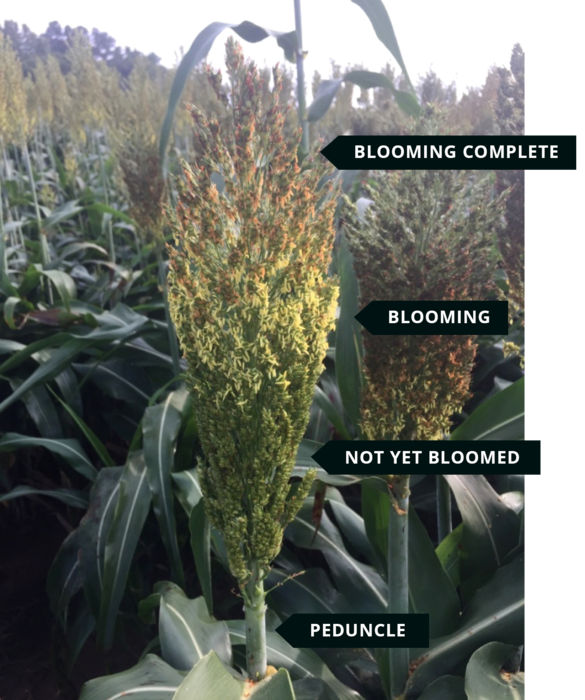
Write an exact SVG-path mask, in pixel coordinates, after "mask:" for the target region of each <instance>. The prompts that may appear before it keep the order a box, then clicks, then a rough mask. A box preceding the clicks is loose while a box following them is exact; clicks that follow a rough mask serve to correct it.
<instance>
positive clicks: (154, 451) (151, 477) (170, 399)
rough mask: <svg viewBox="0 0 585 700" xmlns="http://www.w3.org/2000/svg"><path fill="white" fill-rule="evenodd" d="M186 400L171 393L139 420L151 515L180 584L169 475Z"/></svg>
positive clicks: (175, 392) (180, 567)
mask: <svg viewBox="0 0 585 700" xmlns="http://www.w3.org/2000/svg"><path fill="white" fill-rule="evenodd" d="M186 398H187V392H186V391H185V390H184V389H183V390H180V391H174V392H171V393H170V394H169V395H168V396H167V398H166V399H165V401H164V402H163V403H162V404H159V405H157V406H151V407H150V408H147V409H146V411H145V412H144V418H143V419H142V434H143V449H144V461H145V464H146V475H147V478H148V484H149V486H150V490H151V493H152V503H153V507H154V513H155V515H156V517H157V519H158V522H159V525H160V531H161V536H162V540H163V543H164V545H165V548H166V550H167V554H168V556H169V559H170V562H171V569H172V572H173V578H174V580H175V581H177V582H178V583H179V584H181V585H182V582H183V579H184V575H183V565H182V563H181V555H180V553H179V543H178V540H177V524H176V520H175V510H174V498H173V488H172V480H171V472H172V471H173V457H174V451H175V442H176V439H177V435H178V434H179V428H180V427H181V421H182V415H181V413H182V410H183V407H184V405H185V401H186Z"/></svg>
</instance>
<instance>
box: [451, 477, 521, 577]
mask: <svg viewBox="0 0 585 700" xmlns="http://www.w3.org/2000/svg"><path fill="white" fill-rule="evenodd" d="M445 479H447V482H448V483H449V486H450V487H451V489H452V491H453V494H454V496H455V500H456V501H457V506H458V508H459V510H460V511H461V517H462V518H463V537H462V540H461V545H462V553H461V556H462V559H461V575H462V577H463V578H469V579H470V581H469V582H468V584H467V585H468V589H469V587H471V588H474V587H475V586H474V583H475V582H478V581H481V580H482V578H483V576H485V574H487V573H490V572H491V571H493V570H494V569H496V568H497V567H499V566H501V565H502V563H503V562H504V557H505V556H506V554H508V552H510V551H511V550H512V549H514V547H516V545H517V543H518V535H519V531H520V519H519V518H518V516H517V515H516V513H515V512H514V511H513V510H512V509H511V508H509V507H508V506H507V505H506V504H505V503H504V501H503V500H502V499H501V497H500V496H499V495H498V494H497V493H496V492H495V491H494V489H493V488H492V487H491V486H490V484H489V483H488V481H487V479H486V478H485V477H484V476H481V475H479V474H447V475H445Z"/></svg>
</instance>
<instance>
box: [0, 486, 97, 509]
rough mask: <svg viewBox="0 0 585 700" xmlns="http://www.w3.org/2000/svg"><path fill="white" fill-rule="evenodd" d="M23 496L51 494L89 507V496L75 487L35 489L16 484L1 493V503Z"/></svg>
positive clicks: (80, 505) (81, 506)
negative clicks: (9, 489)
mask: <svg viewBox="0 0 585 700" xmlns="http://www.w3.org/2000/svg"><path fill="white" fill-rule="evenodd" d="M22 496H49V497H50V498H55V499H57V500H58V501H61V502H62V503H66V504H67V505H68V506H72V507H73V508H82V509H85V508H87V496H86V495H85V493H84V492H83V491H77V490H75V489H35V488H32V487H30V486H16V487H15V488H13V489H12V491H8V492H7V493H0V503H2V501H11V500H12V499H14V498H21V497H22Z"/></svg>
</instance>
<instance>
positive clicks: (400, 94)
mask: <svg viewBox="0 0 585 700" xmlns="http://www.w3.org/2000/svg"><path fill="white" fill-rule="evenodd" d="M343 79H344V80H347V81H349V82H350V83H355V84H356V85H357V86H358V87H361V88H366V89H367V88H375V87H382V88H386V89H387V90H390V92H391V93H392V95H393V96H394V99H395V100H396V103H397V104H398V106H399V107H400V109H401V110H402V111H403V112H404V113H405V114H408V115H410V116H411V117H417V116H418V115H419V114H420V111H421V110H420V105H419V103H418V100H417V99H416V96H415V95H414V94H413V93H412V92H405V91H404V90H397V89H396V88H395V87H394V83H393V82H392V81H391V80H390V78H388V76H386V75H384V74H383V73H375V72H373V71H369V70H352V71H349V72H348V73H346V74H345V75H344V76H343Z"/></svg>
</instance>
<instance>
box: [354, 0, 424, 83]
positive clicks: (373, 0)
mask: <svg viewBox="0 0 585 700" xmlns="http://www.w3.org/2000/svg"><path fill="white" fill-rule="evenodd" d="M351 1H352V2H353V3H355V4H356V5H357V6H358V7H361V8H362V10H363V11H364V12H365V13H366V15H367V16H368V19H369V20H370V22H371V23H372V27H373V29H374V31H375V32H376V36H377V37H378V39H380V41H381V42H382V43H383V44H384V46H385V47H386V48H387V49H388V50H389V51H390V53H391V54H392V55H393V56H394V58H395V59H396V61H397V62H398V65H399V66H400V68H401V69H402V72H403V73H404V77H405V78H406V80H407V81H408V83H409V85H410V86H411V87H412V82H411V80H410V78H409V76H408V71H407V70H406V66H405V64H404V60H403V58H402V54H401V52H400V47H399V46H398V39H397V38H396V34H395V33H394V27H393V26H392V22H391V21H390V17H389V15H388V12H387V11H386V8H385V7H384V3H383V2H382V0H351Z"/></svg>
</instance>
